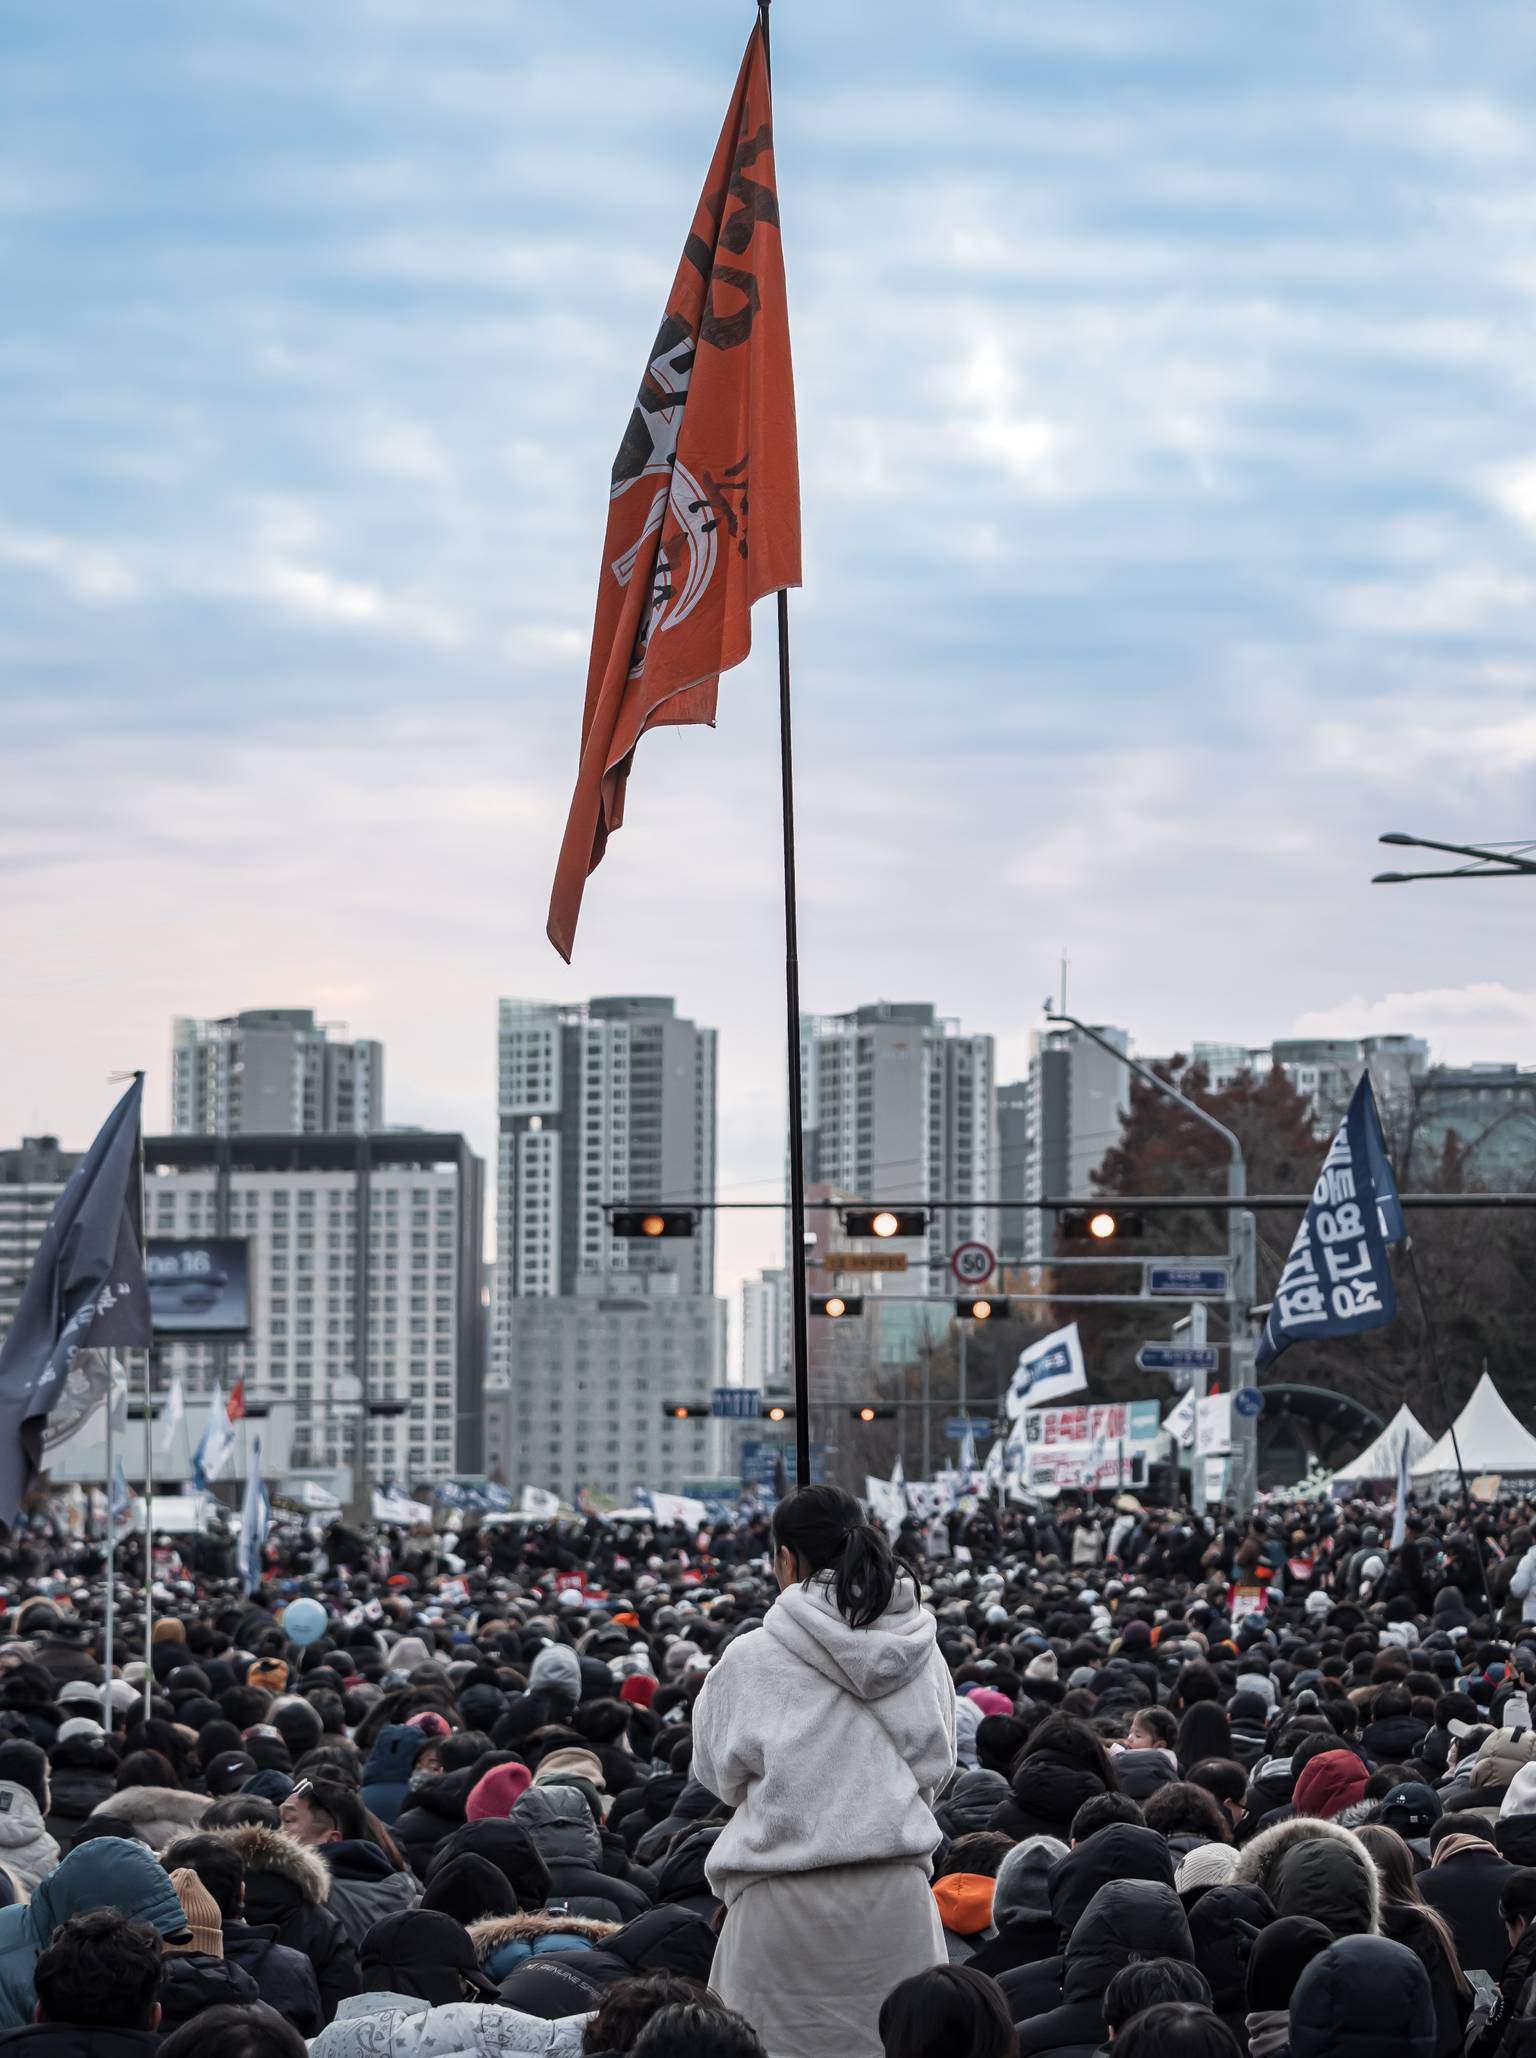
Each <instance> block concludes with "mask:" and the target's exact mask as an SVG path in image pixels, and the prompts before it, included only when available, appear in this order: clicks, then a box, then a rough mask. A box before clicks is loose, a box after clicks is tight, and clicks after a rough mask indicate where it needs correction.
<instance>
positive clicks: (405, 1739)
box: [363, 1722, 430, 1829]
mask: <svg viewBox="0 0 1536 2058" xmlns="http://www.w3.org/2000/svg"><path fill="white" fill-rule="evenodd" d="M429 1741H430V1739H429V1738H428V1737H426V1736H424V1735H423V1734H422V1732H421V1731H420V1730H419V1729H412V1728H411V1726H410V1724H409V1723H408V1722H390V1723H386V1724H385V1726H384V1728H383V1729H381V1730H380V1731H379V1733H378V1735H377V1736H376V1737H375V1738H374V1740H373V1749H372V1750H371V1751H370V1752H369V1753H368V1763H367V1764H366V1765H365V1766H364V1768H363V1806H364V1807H365V1808H368V1809H370V1810H371V1811H372V1812H373V1813H374V1814H375V1815H377V1816H378V1818H379V1820H380V1822H382V1823H383V1825H384V1827H385V1828H386V1829H393V1828H394V1826H395V1821H396V1818H397V1817H398V1815H399V1813H400V1810H401V1808H402V1807H403V1806H404V1804H405V1797H406V1795H407V1794H408V1793H409V1792H410V1790H411V1772H412V1769H413V1768H414V1766H415V1764H416V1760H417V1759H418V1758H419V1757H420V1756H421V1754H422V1752H423V1751H424V1750H425V1749H426V1747H427V1744H428V1743H429Z"/></svg>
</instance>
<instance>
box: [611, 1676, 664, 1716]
mask: <svg viewBox="0 0 1536 2058" xmlns="http://www.w3.org/2000/svg"><path fill="white" fill-rule="evenodd" d="M655 1697H656V1682H655V1680H654V1679H653V1678H652V1677H651V1675H650V1673H649V1672H632V1673H631V1674H630V1675H629V1677H628V1679H626V1680H625V1682H624V1684H623V1685H622V1686H621V1687H620V1688H619V1699H620V1700H621V1701H628V1703H629V1705H630V1706H631V1707H632V1708H648V1707H649V1706H650V1705H651V1702H652V1701H653V1700H654V1699H655Z"/></svg>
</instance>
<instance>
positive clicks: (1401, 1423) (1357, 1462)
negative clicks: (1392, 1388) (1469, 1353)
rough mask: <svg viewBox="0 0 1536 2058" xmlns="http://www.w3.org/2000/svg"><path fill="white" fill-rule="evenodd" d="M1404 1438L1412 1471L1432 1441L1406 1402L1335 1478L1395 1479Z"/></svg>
mask: <svg viewBox="0 0 1536 2058" xmlns="http://www.w3.org/2000/svg"><path fill="white" fill-rule="evenodd" d="M1405 1436H1406V1437H1407V1439H1408V1463H1409V1466H1410V1467H1412V1466H1414V1465H1417V1464H1418V1462H1419V1460H1420V1458H1422V1457H1423V1456H1424V1453H1425V1452H1426V1451H1428V1450H1430V1449H1431V1448H1432V1447H1433V1445H1434V1441H1435V1439H1434V1438H1433V1437H1432V1436H1431V1435H1430V1433H1429V1431H1428V1430H1427V1429H1426V1428H1425V1427H1424V1424H1423V1423H1422V1422H1421V1421H1420V1420H1419V1418H1418V1416H1417V1415H1415V1413H1414V1412H1413V1410H1412V1408H1410V1407H1409V1405H1408V1403H1407V1402H1406V1401H1404V1402H1403V1405H1402V1406H1401V1407H1400V1408H1399V1409H1398V1411H1397V1413H1396V1414H1395V1415H1394V1416H1393V1417H1392V1420H1391V1421H1390V1422H1389V1423H1388V1424H1387V1426H1386V1428H1385V1429H1384V1430H1382V1432H1381V1434H1380V1435H1379V1436H1378V1437H1377V1438H1376V1439H1375V1441H1374V1442H1372V1443H1368V1444H1367V1445H1366V1447H1365V1449H1364V1450H1363V1451H1362V1452H1361V1453H1360V1455H1359V1457H1358V1458H1352V1459H1351V1460H1350V1462H1349V1463H1348V1464H1347V1465H1341V1466H1340V1467H1339V1469H1338V1471H1337V1472H1335V1473H1334V1475H1333V1476H1334V1478H1335V1479H1396V1477H1397V1463H1398V1458H1399V1457H1400V1455H1401V1453H1402V1448H1403V1438H1404V1437H1405Z"/></svg>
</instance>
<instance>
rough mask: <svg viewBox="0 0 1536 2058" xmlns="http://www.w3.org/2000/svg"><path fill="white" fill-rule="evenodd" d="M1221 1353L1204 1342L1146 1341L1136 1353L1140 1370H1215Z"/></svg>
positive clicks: (1137, 1365) (1137, 1367) (1219, 1361)
mask: <svg viewBox="0 0 1536 2058" xmlns="http://www.w3.org/2000/svg"><path fill="white" fill-rule="evenodd" d="M1220 1363H1221V1353H1220V1352H1219V1351H1218V1350H1215V1349H1214V1348H1212V1347H1210V1346H1209V1345H1204V1344H1188V1343H1182V1344H1181V1343H1144V1344H1143V1345H1142V1347H1141V1349H1140V1350H1139V1351H1138V1352H1137V1353H1136V1369H1137V1371H1138V1372H1214V1371H1215V1370H1216V1369H1217V1367H1218V1366H1219V1365H1220Z"/></svg>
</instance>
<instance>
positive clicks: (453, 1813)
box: [391, 1763, 482, 1879]
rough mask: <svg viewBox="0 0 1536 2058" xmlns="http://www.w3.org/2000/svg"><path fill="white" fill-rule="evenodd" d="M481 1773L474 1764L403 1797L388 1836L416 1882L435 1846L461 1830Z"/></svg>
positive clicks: (424, 1876)
mask: <svg viewBox="0 0 1536 2058" xmlns="http://www.w3.org/2000/svg"><path fill="white" fill-rule="evenodd" d="M481 1771H482V1767H481V1765H480V1764H478V1763H476V1764H474V1765H466V1766H465V1767H464V1768H463V1770H462V1771H459V1772H440V1773H439V1774H438V1776H437V1777H436V1779H428V1780H424V1781H423V1782H422V1784H421V1785H420V1786H418V1787H413V1788H412V1790H411V1791H410V1793H408V1794H407V1795H406V1798H405V1801H404V1803H403V1805H402V1807H401V1809H400V1813H399V1814H398V1815H397V1816H396V1817H395V1826H394V1829H393V1831H392V1832H391V1834H392V1835H393V1837H394V1839H395V1842H396V1843H397V1844H398V1845H399V1846H400V1849H401V1851H402V1852H403V1853H404V1856H405V1862H406V1864H407V1865H409V1866H410V1868H411V1870H412V1872H414V1873H415V1875H416V1877H417V1878H418V1879H425V1878H426V1876H427V1867H428V1866H429V1865H430V1864H431V1862H432V1859H433V1856H434V1854H435V1853H436V1851H437V1847H438V1845H439V1844H441V1843H442V1842H443V1840H444V1839H445V1838H446V1837H450V1836H452V1834H453V1832H454V1831H455V1830H456V1829H462V1828H463V1827H464V1819H465V1818H464V1804H465V1802H466V1801H467V1800H468V1799H469V1796H470V1792H471V1789H472V1788H473V1787H474V1785H475V1783H476V1781H477V1780H478V1779H479V1778H480V1775H481Z"/></svg>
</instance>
